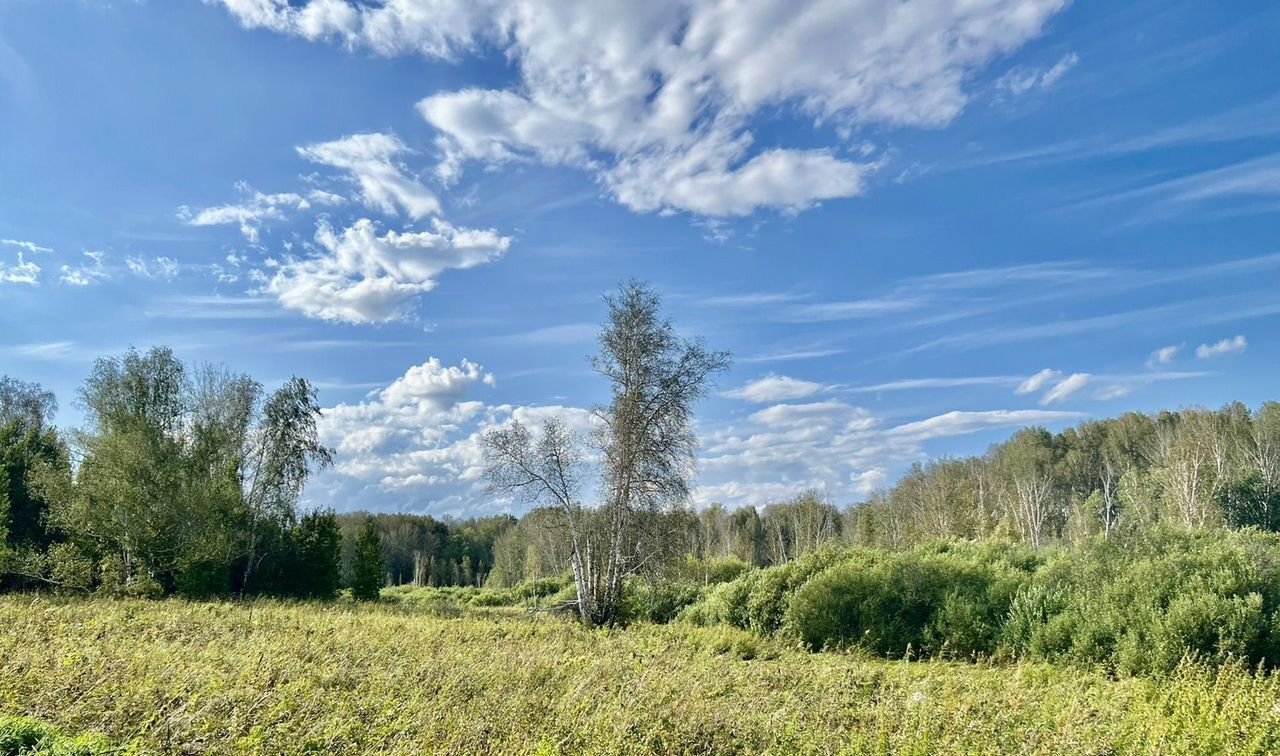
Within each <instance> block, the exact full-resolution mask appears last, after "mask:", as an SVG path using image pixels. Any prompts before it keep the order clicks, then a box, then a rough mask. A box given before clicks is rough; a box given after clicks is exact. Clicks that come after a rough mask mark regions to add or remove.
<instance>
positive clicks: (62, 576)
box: [49, 543, 94, 592]
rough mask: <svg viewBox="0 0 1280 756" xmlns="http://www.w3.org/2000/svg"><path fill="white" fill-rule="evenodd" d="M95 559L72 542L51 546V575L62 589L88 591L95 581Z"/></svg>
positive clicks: (55, 583)
mask: <svg viewBox="0 0 1280 756" xmlns="http://www.w3.org/2000/svg"><path fill="white" fill-rule="evenodd" d="M93 572H94V564H93V559H92V558H91V557H90V556H89V555H87V554H85V553H84V551H83V550H82V549H81V548H80V547H79V546H76V545H75V544H72V543H55V544H53V545H52V546H50V547H49V577H50V579H51V580H52V581H53V583H54V585H56V586H58V588H59V589H60V590H63V591H70V592H88V591H89V590H90V589H91V588H92V587H93V583H94V575H93Z"/></svg>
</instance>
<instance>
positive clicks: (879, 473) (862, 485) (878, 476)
mask: <svg viewBox="0 0 1280 756" xmlns="http://www.w3.org/2000/svg"><path fill="white" fill-rule="evenodd" d="M888 481H889V472H888V471H887V470H885V469H884V468H883V467H873V468H871V469H870V470H865V471H863V472H860V473H851V474H850V475H849V482H850V483H852V484H853V490H854V492H855V493H858V494H860V495H862V496H866V495H867V494H869V493H871V492H872V491H875V490H876V489H879V488H883V487H884V484H885V483H887V482H888Z"/></svg>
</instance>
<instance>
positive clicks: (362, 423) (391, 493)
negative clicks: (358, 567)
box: [309, 358, 1083, 514]
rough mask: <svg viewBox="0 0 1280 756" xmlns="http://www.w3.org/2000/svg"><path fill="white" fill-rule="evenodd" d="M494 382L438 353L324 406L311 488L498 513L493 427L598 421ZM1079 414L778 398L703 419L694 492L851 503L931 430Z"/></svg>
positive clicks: (363, 500) (727, 499)
mask: <svg viewBox="0 0 1280 756" xmlns="http://www.w3.org/2000/svg"><path fill="white" fill-rule="evenodd" d="M493 382H494V379H493V376H492V374H490V373H488V372H486V371H485V370H484V369H483V368H481V367H480V366H479V365H477V364H475V363H473V362H470V361H469V360H465V359H464V360H462V361H461V362H460V363H459V364H457V365H454V366H449V365H445V364H443V363H442V362H441V361H440V360H439V359H436V358H432V359H430V360H428V361H426V362H424V363H423V364H421V365H416V366H414V367H411V368H409V369H408V370H407V371H405V374H404V375H403V376H401V377H399V378H397V379H396V380H395V381H393V382H391V383H390V384H388V385H387V386H386V387H385V388H383V389H381V390H378V391H374V392H371V393H370V394H369V395H368V397H367V398H366V399H365V400H364V401H361V402H356V403H350V404H347V403H344V404H338V405H336V406H333V407H329V408H327V409H325V410H324V413H323V415H322V417H321V421H320V433H321V438H322V439H323V440H324V442H325V443H327V444H330V445H332V446H334V447H335V448H336V449H337V450H338V454H337V459H336V465H335V469H334V470H332V471H329V472H326V473H324V474H322V475H321V476H320V477H319V478H318V479H317V481H316V483H315V485H314V486H312V487H311V488H310V489H309V490H310V491H311V492H312V493H311V495H312V496H321V497H324V498H323V499H322V500H321V501H324V502H329V503H338V504H340V505H342V506H344V507H347V508H355V507H370V506H372V507H374V508H377V507H378V505H379V504H381V505H382V506H387V505H393V506H396V507H398V508H400V509H402V510H413V509H419V510H420V509H424V508H425V509H427V510H429V511H433V512H437V513H444V512H455V513H462V512H466V513H470V514H475V513H478V512H490V511H501V510H502V509H503V508H505V507H506V506H508V504H509V502H505V501H496V500H494V499H493V498H492V497H490V496H489V495H487V494H486V493H485V491H484V482H483V448H482V437H483V434H484V432H485V430H487V429H489V428H494V427H498V426H501V425H503V424H505V423H507V422H509V421H510V420H512V419H518V420H520V421H521V422H523V423H525V424H527V425H530V426H531V427H533V428H535V429H536V428H538V427H540V426H541V425H542V424H544V423H545V422H546V421H547V420H548V419H549V418H552V417H559V418H562V419H564V420H565V422H566V424H567V425H568V427H569V428H570V429H571V430H573V431H574V432H576V433H579V434H581V435H584V436H585V435H586V434H588V433H590V432H591V431H592V430H593V428H594V427H595V422H596V421H595V420H594V418H593V415H592V414H591V412H589V411H588V410H586V409H583V408H579V407H566V406H558V405H557V406H539V407H520V406H512V405H507V404H501V405H493V404H487V403H485V402H483V401H480V400H477V399H476V398H474V397H473V393H474V392H476V391H478V390H482V389H481V387H482V386H485V385H492V384H493ZM1081 418H1083V415H1081V414H1079V413H1075V412H1057V411H1049V410H1013V411H1010V410H992V411H985V412H947V413H944V414H940V415H936V416H933V417H928V418H924V419H921V420H917V421H913V422H907V423H902V424H898V425H889V424H886V423H885V421H884V420H883V419H882V418H880V417H877V416H875V415H873V414H872V413H871V412H869V411H868V410H866V409H864V408H861V407H856V406H853V405H850V404H846V403H844V402H840V401H834V400H833V401H820V402H808V403H800V404H786V403H782V404H774V405H771V406H769V407H766V408H764V409H761V410H759V411H757V412H755V413H753V414H751V415H750V416H748V417H746V418H743V419H740V420H733V421H729V422H726V423H723V424H719V425H717V426H716V427H700V428H699V438H700V441H701V452H700V458H699V468H700V473H699V477H698V481H697V482H698V484H699V488H698V489H697V491H696V492H695V495H694V500H695V503H706V502H710V501H721V502H723V503H725V504H728V505H732V506H736V505H742V504H756V505H762V504H766V503H769V502H771V501H777V500H780V499H783V498H787V497H789V496H792V495H794V494H796V493H798V492H800V491H803V490H805V489H808V488H822V489H825V490H827V491H828V492H829V493H830V495H831V496H832V497H833V499H834V500H836V501H837V502H840V503H847V502H849V501H852V500H855V499H856V498H860V497H863V496H866V495H867V494H868V493H869V492H870V491H872V490H874V489H876V488H879V487H881V486H883V485H885V484H886V483H888V482H889V471H890V470H891V469H893V468H894V467H895V466H901V465H903V464H905V463H907V462H910V461H914V460H917V459H921V458H922V457H924V455H925V444H927V443H929V442H930V441H932V440H935V439H940V438H949V437H954V436H960V435H966V434H973V433H980V432H988V431H996V430H1000V429H1016V428H1020V427H1024V426H1027V425H1038V424H1050V423H1060V422H1068V421H1075V420H1079V419H1081ZM370 497H373V498H370ZM588 497H589V494H588Z"/></svg>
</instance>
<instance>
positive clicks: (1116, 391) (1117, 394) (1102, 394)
mask: <svg viewBox="0 0 1280 756" xmlns="http://www.w3.org/2000/svg"><path fill="white" fill-rule="evenodd" d="M1132 393H1133V386H1126V385H1123V384H1120V383H1115V384H1112V385H1110V386H1106V387H1103V388H1102V389H1099V390H1098V393H1096V394H1094V395H1093V398H1094V399H1097V400H1099V401H1103V402H1107V401H1111V400H1112V399H1119V398H1121V397H1124V396H1128V395H1129V394H1132Z"/></svg>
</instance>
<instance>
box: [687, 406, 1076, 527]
mask: <svg viewBox="0 0 1280 756" xmlns="http://www.w3.org/2000/svg"><path fill="white" fill-rule="evenodd" d="M1082 417H1083V415H1081V414H1079V413H1075V412H1058V411H1050V410H991V411H981V412H961V411H956V412H946V413H943V414H940V415H935V416H932V417H927V418H924V419H922V420H916V421H912V422H908V423H902V424H899V425H888V424H886V423H885V422H884V420H883V419H882V418H879V417H877V416H875V415H873V414H872V413H871V412H869V411H868V410H866V409H864V408H861V407H856V406H853V405H849V404H846V403H844V402H840V401H826V402H811V403H807V404H778V405H774V406H772V407H768V408H766V409H763V410H760V411H759V412H756V413H754V414H752V415H751V416H749V417H748V418H746V419H745V420H743V421H738V422H732V423H729V424H727V425H726V426H724V427H721V428H718V429H714V430H711V431H709V432H706V433H704V434H703V435H702V438H701V440H702V456H701V461H700V469H701V477H700V478H699V483H700V486H699V489H698V491H697V492H696V495H695V500H697V501H698V502H699V503H707V502H712V501H720V502H723V503H726V504H733V505H741V504H753V505H762V504H767V503H769V502H771V501H777V500H779V499H782V498H786V497H789V496H793V495H795V494H797V493H799V492H801V491H803V490H805V489H808V488H823V489H825V490H827V491H829V492H830V494H831V495H832V496H833V497H835V498H836V499H841V500H846V501H847V500H851V499H854V498H857V497H863V496H866V495H867V494H868V493H870V492H871V491H872V490H874V489H876V488H878V487H880V486H882V485H884V484H885V483H887V482H888V469H889V468H890V467H891V466H893V465H895V464H899V465H900V464H903V463H906V462H909V461H913V460H917V459H920V458H921V457H923V456H924V455H925V449H924V445H925V444H927V443H928V442H930V441H932V440H934V439H939V438H948V437H953V436H961V435H968V434H973V433H980V432H984V431H992V430H999V429H1003V428H1009V429H1012V428H1020V427H1024V426H1027V425H1039V424H1048V423H1057V422H1065V421H1071V420H1078V419H1080V418H1082Z"/></svg>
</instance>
